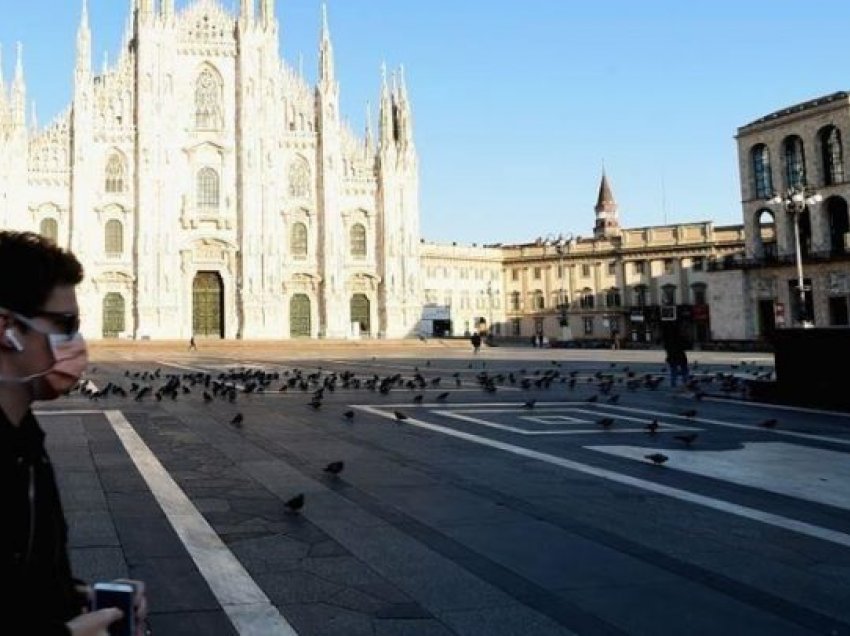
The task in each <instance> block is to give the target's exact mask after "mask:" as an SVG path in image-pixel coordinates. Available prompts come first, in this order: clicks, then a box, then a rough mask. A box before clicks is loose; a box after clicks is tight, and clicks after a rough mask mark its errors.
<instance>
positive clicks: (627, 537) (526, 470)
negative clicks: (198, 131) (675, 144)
mask: <svg viewBox="0 0 850 636" xmlns="http://www.w3.org/2000/svg"><path fill="white" fill-rule="evenodd" d="M199 344H200V351H198V352H194V351H193V352H188V351H187V350H186V346H185V343H179V344H156V343H139V344H133V345H114V346H103V345H95V349H94V352H93V353H94V359H93V361H92V365H91V372H90V374H89V379H90V382H91V384H90V385H88V386H87V390H86V392H87V393H89V395H83V394H81V393H77V394H74V395H73V396H70V397H68V398H66V399H63V400H61V401H59V402H57V403H53V404H50V405H42V407H41V409H42V410H40V411H39V413H40V419H41V422H42V424H43V426H44V427H45V429H46V430H47V432H48V442H49V446H50V450H51V453H52V457H53V459H54V463H55V464H56V466H57V470H58V473H59V478H60V486H61V488H62V492H63V498H64V504H65V509H66V514H67V516H68V520H69V524H70V536H71V543H72V559H73V562H74V565H75V569H76V572H77V574H78V575H79V576H81V577H83V578H86V579H87V580H90V581H92V580H103V579H112V578H116V577H123V576H131V577H133V578H139V579H143V580H145V581H146V582H147V584H148V590H149V598H150V601H151V607H152V618H151V627H152V629H153V633H154V634H155V635H156V636H161V635H169V636H171V635H184V634H185V635H193V636H195V635H198V634H216V635H218V634H221V635H229V634H252V635H258V636H260V635H262V636H272V635H275V634H298V635H299V636H336V635H339V636H359V635H361V634H362V635H370V636H372V635H374V636H443V635H450V634H458V635H462V636H479V635H480V636H508V635H516V636H520V635H522V636H549V635H552V636H554V635H563V634H580V635H589V636H596V635H603V634H604V635H609V634H612V635H613V634H647V635H649V634H652V635H666V634H670V635H674V634H675V635H681V634H689V635H702V634H704V635H706V636H708V635H712V636H715V635H717V634H723V633H730V634H747V635H765V636H784V635H797V634H800V635H803V634H835V635H839V634H850V605H848V603H847V599H850V489H848V484H850V462H848V461H847V460H848V450H850V415H846V414H838V413H829V412H820V411H815V410H803V409H792V408H780V407H765V406H763V405H758V404H752V403H748V402H745V401H741V400H740V397H741V395H740V391H738V389H737V386H738V385H737V384H736V381H735V380H733V379H732V378H746V377H756V376H758V375H761V376H763V377H767V376H768V375H769V374H770V373H771V371H772V366H771V365H772V358H771V357H770V356H769V355H765V354H728V353H707V352H706V353H699V352H697V353H694V354H692V355H691V359H692V361H693V360H695V361H697V365H696V369H695V372H696V373H697V378H698V379H699V380H700V382H699V392H700V395H699V396H696V397H695V395H694V393H693V392H677V391H672V390H671V389H670V388H669V386H668V383H667V380H666V377H665V376H663V374H662V366H663V363H662V358H663V353H662V352H659V351H648V352H633V351H570V350H534V349H530V348H507V347H498V348H493V349H487V348H485V349H484V350H482V352H481V353H480V354H479V355H477V356H474V355H473V354H472V351H471V349H470V348H469V347H468V346H467V345H466V344H457V343H441V342H437V341H434V342H427V343H416V344H412V343H411V344H407V343H358V344H342V343H340V344H338V345H334V344H330V343H329V344H326V345H321V346H317V345H316V344H315V343H309V344H306V343H305V344H298V343H293V344H289V343H287V344H280V343H277V344H268V345H257V344H255V345H249V344H236V343H231V344H221V345H217V346H213V345H208V344H206V343H203V342H201V343H199ZM169 376H171V377H169ZM658 379H661V381H660V382H659V381H658ZM147 387H149V389H148V388H147ZM323 387H324V388H323ZM92 393H93V394H92ZM205 393H206V396H205ZM239 416H241V417H239ZM655 454H661V455H663V456H664V459H659V460H658V461H659V462H663V463H658V464H656V463H654V462H653V461H651V460H650V459H647V456H649V455H655ZM333 462H343V463H344V464H343V465H342V466H339V465H337V466H336V467H335V468H336V469H337V470H336V471H335V472H338V474H333V473H332V472H328V471H327V470H326V469H327V468H328V467H329V464H332V463H333ZM331 468H334V467H331ZM339 468H342V470H341V471H339V470H338V469H339ZM298 495H303V496H304V499H303V502H304V505H303V508H301V509H300V510H292V509H290V507H287V505H285V504H286V502H290V501H291V500H292V499H293V498H295V497H297V496H298ZM294 507H297V505H296V506H294Z"/></svg>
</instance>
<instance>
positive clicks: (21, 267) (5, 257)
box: [0, 231, 83, 316]
mask: <svg viewBox="0 0 850 636" xmlns="http://www.w3.org/2000/svg"><path fill="white" fill-rule="evenodd" d="M82 280H83V266H82V265H80V261H78V260H77V257H76V256H74V255H73V254H72V253H71V252H69V251H68V250H63V249H62V248H61V247H59V246H58V245H56V244H55V243H54V242H53V241H51V240H49V239H46V238H44V237H43V236H40V235H38V234H34V233H32V232H8V231H6V232H0V307H3V308H4V309H8V310H10V311H16V312H18V313H21V314H23V315H24V316H32V315H34V314H35V313H36V312H37V311H39V310H40V309H41V308H42V307H43V306H44V303H45V302H47V298H48V296H50V294H51V292H52V291H53V290H54V289H55V288H56V287H59V286H65V285H79V284H80V283H81V282H82Z"/></svg>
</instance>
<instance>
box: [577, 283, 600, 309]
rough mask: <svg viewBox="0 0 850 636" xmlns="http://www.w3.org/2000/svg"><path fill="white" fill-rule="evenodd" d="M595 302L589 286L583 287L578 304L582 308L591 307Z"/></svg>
mask: <svg viewBox="0 0 850 636" xmlns="http://www.w3.org/2000/svg"><path fill="white" fill-rule="evenodd" d="M595 303H596V301H595V298H594V295H593V290H592V289H590V287H585V288H584V289H583V290H582V292H581V300H580V301H579V305H580V306H581V308H582V309H593V305H594V304H595Z"/></svg>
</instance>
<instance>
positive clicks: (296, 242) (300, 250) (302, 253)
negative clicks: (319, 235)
mask: <svg viewBox="0 0 850 636" xmlns="http://www.w3.org/2000/svg"><path fill="white" fill-rule="evenodd" d="M289 249H290V251H291V252H292V255H293V256H296V257H298V258H306V257H307V249H308V248H307V226H306V225H304V224H303V223H296V224H295V225H293V226H292V230H291V233H290V236H289Z"/></svg>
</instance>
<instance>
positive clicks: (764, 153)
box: [752, 144, 773, 199]
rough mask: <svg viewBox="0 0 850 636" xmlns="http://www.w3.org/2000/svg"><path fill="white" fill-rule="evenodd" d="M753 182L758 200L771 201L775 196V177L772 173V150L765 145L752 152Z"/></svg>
mask: <svg viewBox="0 0 850 636" xmlns="http://www.w3.org/2000/svg"><path fill="white" fill-rule="evenodd" d="M752 157H753V180H754V185H755V192H756V198H757V199H769V198H770V197H772V196H773V175H772V174H771V172H770V150H768V148H767V146H765V145H764V144H759V145H758V146H755V147H754V148H753V151H752Z"/></svg>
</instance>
